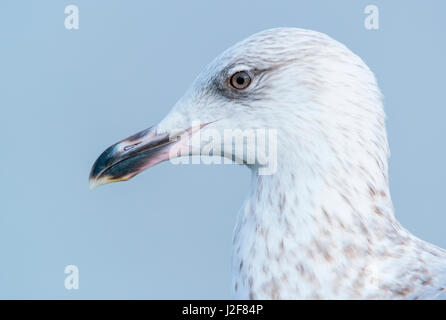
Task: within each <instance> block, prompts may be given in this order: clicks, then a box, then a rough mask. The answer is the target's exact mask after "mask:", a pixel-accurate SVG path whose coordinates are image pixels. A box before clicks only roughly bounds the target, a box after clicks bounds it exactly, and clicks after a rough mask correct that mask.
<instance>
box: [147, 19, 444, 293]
mask: <svg viewBox="0 0 446 320" xmlns="http://www.w3.org/2000/svg"><path fill="white" fill-rule="evenodd" d="M240 70H248V71H249V72H250V73H251V74H252V75H253V81H252V84H251V85H250V87H249V88H247V89H246V90H245V91H244V92H243V93H236V92H233V91H231V90H228V89H227V88H226V87H225V85H226V84H227V83H226V79H227V77H228V76H230V75H231V74H233V73H234V72H237V71H240ZM194 119H200V121H201V122H202V123H209V125H207V126H205V127H203V128H202V129H201V130H200V132H201V134H202V135H204V136H205V133H206V130H211V129H212V130H218V131H220V132H223V130H225V129H234V128H240V129H247V128H254V129H255V128H267V129H275V130H277V139H278V140H277V141H278V143H277V155H278V157H277V172H276V173H275V174H273V175H265V176H263V175H258V170H259V167H260V165H259V164H258V163H254V164H251V165H248V167H250V168H251V169H252V173H253V179H252V189H251V192H250V194H249V197H248V198H247V200H246V202H245V204H244V206H243V208H242V209H241V211H240V213H239V216H238V221H237V225H236V228H235V231H234V238H233V245H234V251H233V259H232V261H233V262H232V267H233V282H232V289H233V291H234V294H235V296H236V297H239V298H254V299H306V298H311V299H314V298H321V299H327V298H342V299H344V298H345V299H378V298H383V299H402V298H408V299H414V298H439V297H441V296H442V294H443V292H444V290H445V287H446V252H445V251H444V250H442V249H440V248H438V247H436V246H434V245H432V244H429V243H426V242H424V241H422V240H420V239H418V238H416V237H415V236H413V235H412V234H411V233H409V232H408V231H407V230H405V229H404V228H403V227H402V226H401V225H400V224H399V223H398V221H397V220H396V218H395V216H394V212H393V206H392V201H391V197H390V192H389V184H388V176H387V172H388V165H387V158H388V144H387V137H386V129H385V114H384V110H383V106H382V98H381V94H380V91H379V88H378V86H377V83H376V80H375V77H374V75H373V73H372V72H371V71H370V70H369V68H368V67H367V66H366V65H365V64H364V62H363V61H362V60H361V59H360V58H359V57H358V56H356V55H355V54H353V53H352V52H351V51H350V50H349V49H347V48H346V47H345V46H344V45H342V44H340V43H338V42H336V41H334V40H333V39H331V38H329V37H328V36H326V35H324V34H321V33H318V32H314V31H308V30H301V29H295V28H278V29H271V30H266V31H263V32H260V33H258V34H255V35H253V36H251V37H249V38H247V39H246V40H244V41H242V42H240V43H238V44H236V45H235V46H233V47H232V48H230V49H228V50H226V51H225V52H224V53H222V54H221V55H220V56H219V57H217V58H216V59H215V60H214V61H213V62H212V63H211V64H210V65H209V66H208V67H207V68H206V70H205V71H204V72H203V73H202V74H201V75H200V76H199V77H198V78H197V80H196V81H195V82H194V84H193V85H192V87H191V88H190V90H188V92H187V93H186V95H185V96H184V97H183V98H182V99H181V100H180V101H179V102H178V103H177V104H176V105H175V107H174V108H173V110H172V111H171V113H170V114H169V115H168V116H167V117H166V118H165V119H164V120H163V121H161V122H160V123H159V124H158V126H157V127H156V132H157V133H158V134H162V133H165V134H167V135H169V136H173V132H174V131H175V132H178V131H180V132H181V131H182V130H183V131H184V130H186V129H187V128H188V127H189V126H190V123H191V122H192V120H194ZM175 128H179V130H175ZM182 141H183V142H184V141H186V140H185V139H183V140H182ZM184 143H186V142H184ZM209 144H212V141H207V142H206V143H205V145H206V146H207V148H209ZM183 145H184V144H183ZM214 147H217V146H214ZM226 150H227V148H226ZM231 150H232V148H231ZM202 152H203V148H195V149H192V151H191V154H195V155H196V154H201V153H202ZM225 156H227V157H228V156H229V157H233V156H235V157H236V158H237V157H239V158H243V155H238V154H234V151H233V153H232V154H231V152H229V153H225ZM144 168H145V167H144Z"/></svg>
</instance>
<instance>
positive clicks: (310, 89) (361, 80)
mask: <svg viewBox="0 0 446 320" xmlns="http://www.w3.org/2000/svg"><path fill="white" fill-rule="evenodd" d="M383 119H384V113H383V110H382V106H381V96H380V93H379V90H378V88H377V85H376V81H375V78H374V76H373V74H372V73H371V72H370V70H369V69H368V68H367V66H366V65H365V64H364V63H363V62H362V60H361V59H360V58H359V57H357V56H356V55H354V54H353V53H352V52H351V51H350V50H348V49H347V48H346V47H345V46H344V45H342V44H340V43H339V42H337V41H335V40H333V39H331V38H330V37H328V36H327V35H324V34H322V33H319V32H315V31H309V30H303V29H297V28H276V29H270V30H266V31H263V32H260V33H257V34H254V35H252V36H250V37H249V38H247V39H245V40H243V41H241V42H239V43H237V44H235V45H234V46H233V47H231V48H229V49H227V50H226V51H224V52H223V53H222V54H220V55H219V56H218V57H217V58H216V59H214V60H213V61H212V62H211V63H210V64H209V65H208V66H207V67H206V68H205V70H204V71H203V72H202V73H201V74H200V75H199V76H198V77H197V78H196V80H195V81H194V82H193V84H192V85H191V87H190V88H189V89H188V90H187V92H186V93H185V94H184V96H183V97H182V98H181V99H180V100H179V101H178V102H177V103H176V104H175V105H174V106H173V108H172V110H171V111H170V112H169V113H168V114H167V115H166V117H165V118H164V119H162V120H161V121H160V122H159V123H158V124H156V125H154V126H152V127H150V128H149V129H146V130H144V131H141V132H139V133H136V134H134V135H132V136H130V137H128V138H126V139H123V140H121V141H119V142H117V143H115V144H113V145H112V146H110V147H109V148H107V149H106V150H105V151H104V152H103V153H102V154H101V155H100V156H99V158H98V159H97V160H96V161H95V163H94V165H93V167H92V169H91V173H90V187H95V186H98V185H102V184H106V183H110V182H116V181H125V180H129V179H131V178H132V177H134V176H135V175H137V174H138V173H140V172H142V171H144V170H145V169H147V168H150V167H152V166H154V165H156V164H157V163H159V162H162V161H165V160H169V159H174V158H177V157H180V156H194V155H213V156H221V157H226V158H229V159H232V160H235V161H238V162H240V163H245V164H247V165H248V166H251V167H253V168H258V167H259V166H265V165H266V163H265V161H264V160H265V159H261V157H260V155H259V154H260V153H259V152H258V150H257V149H258V147H259V143H260V142H264V140H265V139H267V137H268V136H269V135H268V134H269V133H271V132H274V136H275V137H276V140H274V141H275V145H274V148H273V147H271V146H269V147H268V148H269V151H274V153H275V155H274V156H275V157H276V160H277V161H278V162H279V166H284V165H286V164H290V163H293V164H294V165H297V164H299V163H300V164H305V163H314V162H315V161H322V158H324V159H335V158H336V155H337V156H338V157H339V155H340V154H346V153H348V152H349V151H351V152H355V151H357V150H356V149H357V148H359V149H361V147H360V145H361V144H364V145H366V144H368V143H366V142H367V141H370V140H379V139H384V140H385V139H386V138H385V131H384V127H383V126H384V124H383V123H384V121H383ZM228 132H230V133H231V134H232V138H231V139H226V138H225V134H227V133H228ZM251 134H253V135H254V136H255V137H254V138H253V139H250V137H251V138H252V135H251ZM228 135H230V134H228ZM270 136H271V135H270ZM270 142H271V141H270ZM249 150H252V152H253V154H252V155H251V156H250V154H249ZM361 151H362V152H361V153H362V154H364V153H366V152H367V150H361ZM351 157H353V156H351ZM263 158H264V157H263ZM269 159H272V158H269Z"/></svg>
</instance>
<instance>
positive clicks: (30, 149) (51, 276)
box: [0, 0, 446, 299]
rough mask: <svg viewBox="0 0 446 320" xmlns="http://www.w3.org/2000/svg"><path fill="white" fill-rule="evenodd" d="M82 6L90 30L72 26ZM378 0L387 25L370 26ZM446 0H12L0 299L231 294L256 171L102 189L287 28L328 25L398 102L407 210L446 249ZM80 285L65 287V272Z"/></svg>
mask: <svg viewBox="0 0 446 320" xmlns="http://www.w3.org/2000/svg"><path fill="white" fill-rule="evenodd" d="M68 4H76V5H78V6H79V10H80V29H79V30H76V31H73V30H71V31H69V30H66V29H65V28H64V19H65V14H64V8H65V6H66V5H68ZM366 4H376V5H378V6H379V8H380V30H378V31H367V30H366V29H365V28H364V24H363V23H364V18H365V15H364V13H363V10H364V7H365V6H366ZM445 12H446V2H445V1H440V0H439V1H407V0H405V1H376V0H375V1H328V0H327V1H305V2H304V1H279V0H275V1H209V0H202V1H162V2H161V1H159V2H158V3H157V4H155V3H152V1H150V2H149V1H123V0H122V1H97V0H96V1H90V0H76V1H75V0H72V1H61V0H57V1H56V0H54V1H17V0H14V1H13V0H11V1H5V0H2V1H1V2H0V41H1V42H0V43H1V46H0V107H1V109H0V110H1V111H0V134H1V136H0V137H1V142H0V148H1V151H0V155H1V156H0V298H63V299H65V298H68V299H71V298H229V297H230V254H231V237H232V229H233V225H234V221H235V216H236V213H237V210H238V208H239V207H240V206H241V204H242V201H243V199H244V197H245V195H246V194H247V190H248V184H249V172H248V170H247V169H245V168H243V167H239V166H235V165H226V166H223V165H222V166H205V165H200V166H198V165H190V166H173V165H170V164H169V163H163V164H161V165H159V166H157V167H155V168H153V169H151V170H149V171H148V172H145V173H143V174H141V175H139V176H138V177H136V178H135V179H134V180H132V181H131V182H129V183H118V184H112V185H107V186H104V187H101V188H98V189H96V190H94V191H90V190H89V189H88V183H87V178H88V174H89V170H90V167H91V165H92V163H93V161H94V160H95V159H96V157H97V156H98V155H99V154H100V153H101V152H102V151H103V150H104V148H105V147H107V146H108V145H110V144H112V143H114V142H116V141H117V140H119V139H121V138H124V137H126V136H128V135H130V134H132V133H134V132H136V131H138V130H141V129H144V128H146V127H148V126H150V125H151V124H153V123H156V122H157V121H158V120H160V119H161V118H162V117H163V116H164V114H166V112H167V111H168V110H169V109H170V107H171V106H172V105H173V104H174V103H175V101H176V100H177V99H178V98H179V97H180V96H181V95H182V94H183V92H184V91H185V89H186V88H187V87H188V85H189V84H190V83H191V81H192V80H193V79H194V77H195V76H196V75H197V74H198V73H199V72H200V71H201V70H202V68H203V67H204V66H205V64H207V63H208V62H209V61H210V60H211V59H213V58H214V56H216V55H217V54H218V53H220V52H221V51H222V50H224V49H226V48H227V47H228V46H230V45H232V44H233V43H235V42H236V41H238V40H241V39H243V38H245V37H246V36H248V35H250V34H252V33H254V32H257V31H260V30H263V29H266V28H270V27H277V26H296V27H303V28H309V29H315V30H318V31H322V32H325V33H328V34H329V35H331V36H332V37H334V38H336V39H337V40H339V41H341V42H343V43H345V44H346V45H347V46H348V47H350V48H351V49H352V50H353V51H354V52H356V53H357V54H359V55H360V56H361V57H362V58H363V59H364V60H365V61H366V63H367V64H368V65H369V66H370V67H371V69H372V70H373V71H374V72H375V73H376V75H377V78H378V81H379V83H380V86H381V88H382V90H383V93H384V95H385V104H386V110H387V114H388V131H389V139H390V146H391V150H392V158H391V170H390V176H391V186H392V192H393V199H394V204H395V207H396V213H397V216H398V217H399V219H400V220H401V221H402V223H403V225H404V226H406V227H407V228H408V229H409V230H411V231H412V232H414V233H415V234H416V235H418V236H420V237H422V238H424V239H426V240H429V241H431V242H433V243H435V244H437V245H440V246H443V247H446V233H445V230H446V228H445V223H446V210H445V209H444V203H445V197H444V195H445V189H446V184H445V181H446V168H445V165H444V164H445V163H446V152H445V148H444V145H445V142H444V138H445V133H446V127H445V125H444V123H445V117H446V105H445V91H446V90H445V79H444V75H445V74H446V62H445V57H446V45H445V43H446V41H445V31H446V28H445V27H446V22H445V18H444V15H445ZM68 264H75V265H77V266H78V267H79V269H80V289H79V290H78V291H67V290H65V288H64V277H65V275H64V267H65V266H66V265H68Z"/></svg>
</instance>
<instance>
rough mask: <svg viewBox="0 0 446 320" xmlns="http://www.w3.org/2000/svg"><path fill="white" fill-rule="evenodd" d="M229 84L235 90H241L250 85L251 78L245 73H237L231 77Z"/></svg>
mask: <svg viewBox="0 0 446 320" xmlns="http://www.w3.org/2000/svg"><path fill="white" fill-rule="evenodd" d="M230 83H231V86H232V87H234V88H235V89H237V90H243V89H246V88H247V87H248V86H249V84H250V83H251V76H250V75H249V73H248V72H246V71H239V72H236V73H234V74H233V75H232V76H231V79H230Z"/></svg>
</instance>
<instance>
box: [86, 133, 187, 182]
mask: <svg viewBox="0 0 446 320" xmlns="http://www.w3.org/2000/svg"><path fill="white" fill-rule="evenodd" d="M178 140H179V139H170V138H169V134H168V133H163V134H157V132H156V127H151V128H149V129H146V130H144V131H141V132H138V133H137V134H134V135H133V136H130V137H128V138H127V139H124V140H122V141H120V142H118V143H116V144H114V145H112V146H110V147H109V148H107V149H106V150H105V151H104V152H103V153H102V154H101V155H100V156H99V158H97V160H96V161H95V163H94V164H93V167H92V168H91V172H90V179H89V180H90V189H93V188H95V187H97V186H99V185H103V184H107V183H111V182H117V181H126V180H129V179H131V178H133V177H134V176H135V175H137V174H138V173H140V172H142V171H144V170H145V169H148V168H150V167H152V166H154V165H156V164H157V163H160V162H162V161H165V160H168V159H169V154H170V152H171V151H172V150H171V149H172V147H173V146H174V145H175V142H177V141H178Z"/></svg>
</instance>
